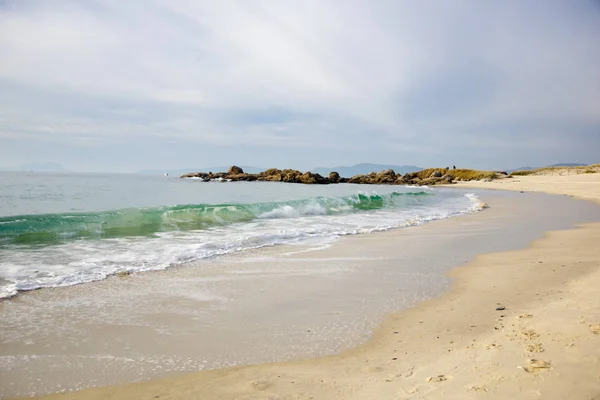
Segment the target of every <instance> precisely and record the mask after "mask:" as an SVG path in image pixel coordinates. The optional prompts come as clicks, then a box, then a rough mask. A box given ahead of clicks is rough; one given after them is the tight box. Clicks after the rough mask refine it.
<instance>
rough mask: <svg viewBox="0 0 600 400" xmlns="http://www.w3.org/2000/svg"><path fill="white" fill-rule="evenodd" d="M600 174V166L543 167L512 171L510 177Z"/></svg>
mask: <svg viewBox="0 0 600 400" xmlns="http://www.w3.org/2000/svg"><path fill="white" fill-rule="evenodd" d="M596 173H600V164H594V165H581V166H575V167H543V168H537V169H531V170H523V171H513V172H511V175H512V176H526V175H571V174H572V175H579V174H596Z"/></svg>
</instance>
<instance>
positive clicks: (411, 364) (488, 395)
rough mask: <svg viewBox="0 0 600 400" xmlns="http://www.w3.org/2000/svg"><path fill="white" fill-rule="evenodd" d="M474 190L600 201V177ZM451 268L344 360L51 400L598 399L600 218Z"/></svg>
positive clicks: (533, 180)
mask: <svg viewBox="0 0 600 400" xmlns="http://www.w3.org/2000/svg"><path fill="white" fill-rule="evenodd" d="M471 185H473V186H477V187H482V188H498V189H509V190H526V191H529V190H536V191H544V192H549V193H562V194H568V195H573V196H577V197H581V198H584V199H589V200H594V201H597V202H600V174H584V175H576V176H527V177H519V178H514V179H506V180H501V181H496V182H490V183H474V184H471ZM451 275H452V276H453V277H455V278H456V280H455V283H454V285H453V288H452V290H451V291H450V292H448V293H446V294H444V295H442V296H440V297H438V298H436V299H433V300H429V301H426V302H423V303H421V304H420V305H419V306H417V307H415V308H412V309H408V310H405V311H402V312H399V313H397V314H394V315H391V316H390V317H389V318H388V319H387V320H386V321H385V322H384V323H383V324H382V325H381V326H380V327H379V328H378V329H377V331H376V332H375V333H374V335H373V337H372V339H371V340H370V341H368V342H367V343H366V344H364V345H362V346H360V347H358V348H355V349H352V350H349V351H345V352H343V353H341V354H339V355H335V356H329V357H323V358H318V359H313V360H306V361H297V362H287V363H276V364H265V365H255V366H246V367H239V368H232V369H225V370H216V371H205V372H198V373H192V374H188V375H184V376H177V377H172V378H164V379H156V380H152V381H149V382H144V383H137V384H131V385H126V386H115V387H108V388H96V389H88V390H85V391H81V392H74V393H67V394H62V395H51V396H46V397H44V399H136V400H138V399H186V400H187V399H272V400H275V399H438V398H443V399H472V398H485V399H506V398H516V399H538V398H544V399H600V294H599V293H598V288H600V224H597V223H596V224H586V225H583V226H581V227H580V228H578V229H573V230H568V231H557V232H550V233H549V234H547V235H546V237H545V238H543V239H541V240H537V241H536V242H534V243H532V245H531V246H530V248H528V249H525V250H519V251H512V252H506V253H496V254H486V255H483V256H480V257H478V258H477V259H476V260H475V261H474V262H472V263H469V264H467V265H466V266H462V267H459V268H456V269H454V270H452V272H451Z"/></svg>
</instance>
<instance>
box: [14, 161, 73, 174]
mask: <svg viewBox="0 0 600 400" xmlns="http://www.w3.org/2000/svg"><path fill="white" fill-rule="evenodd" d="M20 169H21V171H36V172H65V171H67V169H66V168H65V167H63V166H62V165H60V164H57V163H53V162H41V163H28V164H23V165H21V168H20Z"/></svg>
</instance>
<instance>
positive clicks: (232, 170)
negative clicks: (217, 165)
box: [227, 165, 244, 175]
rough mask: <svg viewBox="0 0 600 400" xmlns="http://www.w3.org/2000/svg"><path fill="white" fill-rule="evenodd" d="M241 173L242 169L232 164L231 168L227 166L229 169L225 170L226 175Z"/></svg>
mask: <svg viewBox="0 0 600 400" xmlns="http://www.w3.org/2000/svg"><path fill="white" fill-rule="evenodd" d="M243 173H244V170H243V169H241V168H240V167H238V166H237V165H234V166H232V167H231V168H229V171H227V174H228V175H241V174H243Z"/></svg>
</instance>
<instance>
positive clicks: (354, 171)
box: [311, 163, 423, 178]
mask: <svg viewBox="0 0 600 400" xmlns="http://www.w3.org/2000/svg"><path fill="white" fill-rule="evenodd" d="M384 169H393V170H394V172H396V173H400V174H402V175H404V174H407V173H409V172H417V171H421V170H422V169H423V168H420V167H417V166H414V165H387V164H370V163H362V164H356V165H352V166H349V167H332V168H326V167H319V168H315V169H313V170H312V171H311V172H314V173H316V174H320V175H323V176H327V175H329V173H330V172H332V171H335V172H337V173H338V174H340V176H343V177H345V178H351V177H353V176H354V175H358V174H368V173H370V172H379V171H383V170H384Z"/></svg>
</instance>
